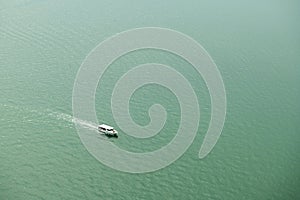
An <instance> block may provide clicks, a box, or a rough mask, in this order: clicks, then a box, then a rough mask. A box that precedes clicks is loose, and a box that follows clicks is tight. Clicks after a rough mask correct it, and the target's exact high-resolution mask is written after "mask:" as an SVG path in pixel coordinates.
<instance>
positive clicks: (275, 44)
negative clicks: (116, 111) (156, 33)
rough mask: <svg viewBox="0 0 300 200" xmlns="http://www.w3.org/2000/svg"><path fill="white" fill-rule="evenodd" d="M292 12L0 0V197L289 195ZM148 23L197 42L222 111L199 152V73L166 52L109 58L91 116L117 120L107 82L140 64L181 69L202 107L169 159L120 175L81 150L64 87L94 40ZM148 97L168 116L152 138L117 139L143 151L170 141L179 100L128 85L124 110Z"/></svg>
mask: <svg viewBox="0 0 300 200" xmlns="http://www.w3.org/2000/svg"><path fill="white" fill-rule="evenodd" d="M299 8H300V4H299V2H297V1H292V0H291V1H277V0H275V1H251V2H250V1H247V2H246V1H232V0H230V1H226V2H225V1H219V2H217V1H198V0H197V1H187V2H184V1H181V2H179V1H178V2H175V1H137V0H136V1H131V2H126V1H114V2H112V1H106V0H105V1H83V0H75V1H73V0H72V1H71V0H67V1H58V0H53V1H50V0H32V1H30V0H11V1H9V0H6V1H4V0H2V1H0V199H1V200H6V199H13V200H18V199H22V200H24V199H30V200H31V199H180V200H183V199H228V200H233V199H237V200H241V199H276V200H277V199H278V200H283V199H286V200H292V199H300V193H299V186H300V170H299V169H300V155H299V151H300V149H299V144H300V123H299V122H300V104H299V102H300V87H299V86H300V66H299V64H300V37H299V35H300V26H299V20H300V12H299ZM147 26H152V27H153V26H157V27H164V28H170V29H174V30H177V31H180V32H182V33H185V34H187V35H189V36H190V37H192V38H194V39H195V40H196V41H198V42H199V43H200V44H202V45H203V46H204V48H205V49H206V50H207V51H208V52H209V54H210V55H211V57H212V58H213V59H214V61H215V63H216V64H217V66H218V68H219V70H220V72H221V74H222V77H223V81H224V84H225V88H226V93H227V117H226V122H225V126H224V129H223V132H222V135H221V137H220V140H219V141H218V143H217V145H216V146H215V148H214V149H213V151H212V152H211V153H210V154H209V156H208V157H206V158H205V159H203V160H200V159H199V158H198V152H199V148H200V146H201V144H202V141H203V138H204V134H205V133H206V131H207V129H208V123H209V120H210V111H211V104H210V96H209V93H208V89H207V87H206V86H205V83H204V81H203V79H202V78H201V77H199V76H198V75H197V74H196V73H195V71H194V69H193V68H192V66H190V65H189V64H188V63H187V62H186V61H184V60H183V59H182V58H180V57H178V56H176V55H173V54H171V53H168V52H164V51H158V50H151V49H148V50H140V51H136V52H131V53H129V54H127V55H125V56H123V57H120V58H119V59H117V60H116V61H115V62H114V63H112V65H111V66H110V68H109V69H108V70H107V71H106V72H105V73H106V74H105V77H104V78H103V79H102V80H101V81H100V84H99V87H98V88H97V93H96V111H97V117H98V119H99V121H101V122H104V123H107V124H111V125H114V126H116V127H117V124H116V122H115V121H114V118H113V116H112V112H111V108H110V98H111V94H112V89H113V87H114V84H115V83H116V81H117V80H118V78H120V77H121V76H122V75H123V74H124V73H125V72H126V71H128V70H130V69H131V68H132V67H134V66H137V65H140V64H143V63H149V62H152V63H162V64H166V65H169V66H172V67H173V68H174V69H176V70H177V71H179V72H180V73H181V74H183V75H184V76H185V77H186V78H187V79H188V80H189V82H190V83H191V85H192V86H193V88H194V91H195V92H196V94H197V97H198V99H199V102H200V109H201V110H200V111H201V121H200V123H199V130H198V133H197V136H196V138H195V140H194V142H193V144H192V145H191V146H190V147H189V149H188V150H187V151H186V152H185V154H183V156H182V157H180V159H178V160H177V161H176V162H174V163H172V164H171V165H169V166H167V167H166V168H163V169H161V170H158V171H156V172H151V173H146V174H129V173H124V172H120V171H116V170H114V169H111V168H109V167H107V166H105V165H103V164H102V163H100V162H99V161H97V160H96V159H95V158H94V157H93V156H92V155H91V154H89V152H88V151H87V150H86V148H85V147H84V146H83V144H82V143H81V141H80V139H79V136H78V134H77V131H76V129H75V126H74V123H73V122H72V90H73V84H74V80H75V77H76V73H77V71H78V69H79V67H80V65H81V63H82V61H83V59H84V58H85V57H86V56H87V54H88V53H89V52H90V51H91V50H92V49H93V48H94V47H95V46H96V45H97V44H99V43H100V42H101V41H103V40H105V39H106V38H108V37H109V36H111V35H114V34H116V33H118V32H121V31H124V30H127V29H132V28H138V27H147ZM87 89H88V88H87ZM154 103H159V104H161V105H162V106H164V107H165V109H166V111H167V112H168V119H167V121H166V124H165V127H164V129H163V130H162V131H161V132H160V134H158V135H156V136H155V137H152V138H149V139H135V138H133V137H130V136H128V135H126V134H124V133H122V131H120V137H119V139H118V140H114V143H115V144H116V145H118V146H119V147H120V148H123V149H126V150H128V151H133V152H145V151H153V150H156V149H159V148H160V147H162V146H164V145H166V144H167V143H168V142H170V141H171V140H172V138H173V137H174V135H175V133H176V130H177V129H178V123H179V121H180V107H179V104H178V101H177V100H176V97H175V96H174V94H173V93H172V92H171V91H170V90H168V89H166V88H164V87H161V86H158V85H153V84H149V85H145V86H143V87H141V88H139V89H138V90H137V91H136V92H135V93H134V95H133V96H132V98H131V101H130V114H131V115H132V118H133V120H135V122H136V123H137V124H140V125H147V124H148V123H149V120H150V118H149V116H148V109H149V107H150V106H151V105H153V104H154ZM81 123H82V124H83V125H84V123H86V125H87V126H88V122H84V121H82V122H81ZM297 188H298V189H297Z"/></svg>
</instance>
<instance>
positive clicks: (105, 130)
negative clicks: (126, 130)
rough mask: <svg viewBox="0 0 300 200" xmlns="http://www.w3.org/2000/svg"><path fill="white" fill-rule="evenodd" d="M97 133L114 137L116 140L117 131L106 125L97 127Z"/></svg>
mask: <svg viewBox="0 0 300 200" xmlns="http://www.w3.org/2000/svg"><path fill="white" fill-rule="evenodd" d="M98 131H99V132H101V133H104V134H105V135H106V136H108V137H116V138H118V131H116V130H115V129H114V127H111V126H108V125H106V124H101V125H99V126H98Z"/></svg>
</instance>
